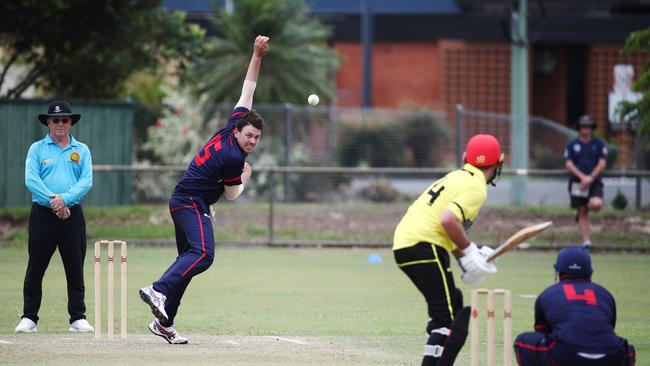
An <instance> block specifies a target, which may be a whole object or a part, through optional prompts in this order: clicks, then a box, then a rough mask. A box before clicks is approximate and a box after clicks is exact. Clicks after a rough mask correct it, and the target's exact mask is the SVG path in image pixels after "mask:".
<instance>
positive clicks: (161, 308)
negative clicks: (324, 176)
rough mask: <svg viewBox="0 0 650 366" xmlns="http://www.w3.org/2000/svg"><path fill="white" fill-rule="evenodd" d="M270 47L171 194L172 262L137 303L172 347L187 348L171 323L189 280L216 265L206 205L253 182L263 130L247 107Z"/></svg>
mask: <svg viewBox="0 0 650 366" xmlns="http://www.w3.org/2000/svg"><path fill="white" fill-rule="evenodd" d="M268 41H269V38H268V37H264V36H257V38H256V39H255V43H254V46H253V55H252V57H251V61H250V63H249V65H248V70H247V72H246V78H245V80H244V85H243V87H242V93H241V97H240V98H239V101H238V102H237V104H236V105H235V108H234V110H233V112H232V114H231V115H230V119H229V120H228V124H227V125H226V127H225V128H223V129H221V130H219V131H218V132H217V133H216V134H215V135H214V136H212V138H211V139H210V140H209V141H208V142H207V143H206V144H205V146H204V147H203V148H202V149H201V151H199V153H198V154H196V156H195V157H194V160H193V161H192V162H191V163H190V166H189V167H188V168H187V171H185V174H184V175H183V177H182V178H181V180H180V181H179V182H178V184H177V185H176V188H174V192H173V193H172V196H171V198H170V200H169V211H170V213H171V217H172V220H173V221H174V229H175V230H176V246H177V249H178V257H176V261H174V263H173V264H172V265H171V266H170V267H169V268H168V269H167V271H165V273H163V275H162V277H160V279H159V280H157V281H155V282H154V283H153V284H152V285H151V286H148V287H145V288H142V289H140V297H141V298H142V300H143V301H144V302H146V303H147V304H148V305H149V306H150V307H151V311H152V312H153V314H154V315H155V317H156V319H154V320H153V321H152V322H151V324H149V330H150V331H151V332H152V333H153V334H155V335H157V336H160V337H162V338H164V339H166V340H167V342H169V343H171V344H185V343H187V342H188V339H187V338H186V337H183V336H181V335H180V334H178V332H176V329H175V327H174V317H175V316H176V312H177V311H178V307H179V305H180V302H181V298H182V297H183V293H184V292H185V289H186V288H187V286H188V285H189V283H190V281H191V280H192V277H194V276H196V275H198V274H199V273H201V272H203V271H205V270H206V269H208V267H210V265H211V264H212V261H213V260H214V246H215V243H214V233H213V228H212V220H211V216H210V205H212V204H213V203H215V202H217V201H218V200H219V198H220V197H221V195H222V194H224V193H225V195H226V198H227V199H229V200H234V199H235V198H237V197H238V196H239V195H240V194H241V193H242V192H243V190H244V185H245V184H246V183H248V181H249V180H250V177H251V173H252V170H251V167H250V165H248V163H247V162H246V156H248V154H250V153H251V152H253V150H255V147H256V146H257V144H258V142H259V141H260V137H261V134H262V129H263V128H264V120H263V119H262V117H261V116H260V115H259V114H258V113H257V112H255V111H253V110H251V107H252V105H253V93H254V92H255V86H256V84H257V76H258V74H259V69H260V65H261V63H262V57H263V56H264V54H265V53H266V52H267V51H268V47H269V46H268Z"/></svg>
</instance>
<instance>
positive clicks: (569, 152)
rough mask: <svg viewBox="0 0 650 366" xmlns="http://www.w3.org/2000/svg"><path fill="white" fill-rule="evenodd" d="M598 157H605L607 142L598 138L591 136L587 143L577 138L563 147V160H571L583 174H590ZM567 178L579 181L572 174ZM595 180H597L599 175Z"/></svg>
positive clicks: (596, 163)
mask: <svg viewBox="0 0 650 366" xmlns="http://www.w3.org/2000/svg"><path fill="white" fill-rule="evenodd" d="M600 159H605V160H606V159H607V144H605V142H603V140H601V139H599V138H595V137H592V138H591V140H589V142H587V143H584V142H582V141H580V139H579V138H577V139H575V140H572V141H571V142H569V143H568V144H567V145H566V147H565V148H564V160H571V161H572V162H573V164H574V165H575V166H576V168H578V170H580V171H581V172H583V173H585V174H590V173H591V172H592V171H593V170H594V168H595V167H596V165H598V160H600ZM569 179H570V180H571V181H574V182H577V181H579V179H578V178H577V177H574V176H573V175H571V177H570V178H569ZM595 180H596V181H599V180H600V176H598V177H596V178H595Z"/></svg>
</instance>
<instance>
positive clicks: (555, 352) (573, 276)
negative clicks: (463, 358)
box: [514, 246, 636, 366]
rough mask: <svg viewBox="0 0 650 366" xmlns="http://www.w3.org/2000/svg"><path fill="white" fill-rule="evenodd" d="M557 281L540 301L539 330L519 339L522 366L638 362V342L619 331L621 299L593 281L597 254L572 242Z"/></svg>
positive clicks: (559, 263) (561, 257) (517, 351)
mask: <svg viewBox="0 0 650 366" xmlns="http://www.w3.org/2000/svg"><path fill="white" fill-rule="evenodd" d="M554 268H555V276H556V281H557V283H555V284H553V285H551V286H550V287H548V288H547V289H546V290H544V291H543V292H542V293H541V294H540V295H539V297H537V300H536V301H535V332H528V333H522V334H520V335H519V336H518V337H517V338H516V339H515V344H514V348H515V354H516V355H517V362H518V363H519V365H520V366H535V365H539V366H542V365H544V366H546V365H557V366H601V365H602V366H633V365H634V363H635V359H636V355H635V353H634V347H633V346H632V345H629V344H628V343H627V341H626V340H625V339H624V338H621V337H619V336H617V335H616V334H615V333H614V328H615V327H616V302H615V301H614V297H613V296H612V295H611V294H610V293H609V291H607V290H606V289H605V288H604V287H602V286H600V285H598V284H596V283H593V282H591V274H592V273H593V271H592V268H591V257H590V255H589V253H588V251H586V250H585V249H583V248H580V247H577V246H571V247H566V248H564V249H562V250H561V251H560V254H559V255H558V256H557V260H556V261H555V265H554Z"/></svg>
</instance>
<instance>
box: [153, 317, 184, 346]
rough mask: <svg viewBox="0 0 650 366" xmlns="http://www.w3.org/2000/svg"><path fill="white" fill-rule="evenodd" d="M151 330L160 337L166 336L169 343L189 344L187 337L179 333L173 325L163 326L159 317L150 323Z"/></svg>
mask: <svg viewBox="0 0 650 366" xmlns="http://www.w3.org/2000/svg"><path fill="white" fill-rule="evenodd" d="M149 330H150V331H151V333H153V334H155V335H157V336H158V337H162V338H165V340H166V341H167V342H169V344H187V341H188V339H187V338H186V337H183V336H182V335H180V334H178V332H177V331H176V328H174V326H173V325H172V326H171V327H163V326H162V324H160V321H158V319H156V320H154V321H152V322H151V324H149Z"/></svg>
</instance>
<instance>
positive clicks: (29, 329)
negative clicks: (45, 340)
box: [15, 318, 36, 333]
mask: <svg viewBox="0 0 650 366" xmlns="http://www.w3.org/2000/svg"><path fill="white" fill-rule="evenodd" d="M15 331H16V333H34V332H36V323H34V321H33V320H31V319H29V318H22V319H20V323H18V325H17V326H16V329H15Z"/></svg>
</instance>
